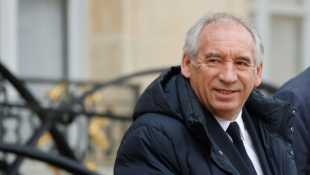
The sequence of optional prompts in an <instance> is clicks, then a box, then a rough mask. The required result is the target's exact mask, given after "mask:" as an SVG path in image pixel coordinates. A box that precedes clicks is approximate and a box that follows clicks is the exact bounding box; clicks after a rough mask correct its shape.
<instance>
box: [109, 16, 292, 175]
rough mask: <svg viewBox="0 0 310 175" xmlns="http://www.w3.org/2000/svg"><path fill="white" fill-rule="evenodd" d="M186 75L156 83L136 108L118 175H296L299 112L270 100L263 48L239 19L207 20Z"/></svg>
mask: <svg viewBox="0 0 310 175" xmlns="http://www.w3.org/2000/svg"><path fill="white" fill-rule="evenodd" d="M183 51H184V54H183V58H182V62H181V66H180V67H172V68H170V69H168V70H166V71H165V72H163V73H162V74H161V75H160V76H159V77H158V78H157V79H156V80H154V81H153V82H152V83H151V84H150V85H149V86H148V88H147V89H146V90H145V91H144V93H143V94H142V95H141V97H140V99H139V101H138V103H137V104H136V107H135V110H134V114H133V119H134V123H133V124H132V126H131V127H130V128H129V129H128V131H127V132H126V133H125V135H124V138H123V140H122V143H121V146H120V148H119V150H118V153H117V158H116V162H115V167H114V173H115V175H123V174H124V175H125V174H126V175H137V174H154V175H155V174H165V175H170V174H171V175H172V174H175V175H176V174H177V175H206V174H210V175H211V174H214V175H222V174H227V175H228V174H234V175H239V174H240V175H253V174H258V175H261V174H265V175H269V174H274V175H281V174H287V175H291V174H296V167H295V163H294V158H293V152H292V146H291V144H292V133H291V130H290V127H291V126H292V125H293V118H294V117H293V116H294V114H295V111H294V109H293V108H292V107H290V105H289V104H288V103H286V102H282V101H277V100H274V99H269V98H266V97H264V96H263V95H262V94H261V93H260V92H259V91H258V90H257V89H255V88H254V87H257V86H258V85H259V84H260V83H261V76H262V67H263V63H262V60H263V46H262V43H261V40H260V37H259V35H258V33H257V32H256V30H255V29H254V27H253V26H252V25H251V24H250V23H248V22H246V21H245V20H242V19H240V18H238V17H236V16H235V15H232V14H228V13H217V14H210V15H206V16H204V17H203V18H201V19H200V20H199V21H198V22H197V23H196V24H195V25H194V26H193V27H192V28H191V29H190V30H189V32H188V34H187V38H186V41H185V46H184V48H183Z"/></svg>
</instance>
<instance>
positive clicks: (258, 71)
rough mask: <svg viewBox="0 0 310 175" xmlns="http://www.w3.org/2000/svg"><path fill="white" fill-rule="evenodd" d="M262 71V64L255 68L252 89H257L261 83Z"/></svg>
mask: <svg viewBox="0 0 310 175" xmlns="http://www.w3.org/2000/svg"><path fill="white" fill-rule="evenodd" d="M262 71H263V63H261V64H260V65H259V66H257V68H256V75H255V76H256V79H255V82H254V87H258V86H259V85H260V83H261V82H262Z"/></svg>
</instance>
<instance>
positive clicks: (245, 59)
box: [239, 56, 251, 64]
mask: <svg viewBox="0 0 310 175" xmlns="http://www.w3.org/2000/svg"><path fill="white" fill-rule="evenodd" d="M239 59H241V60H244V61H246V62H248V63H249V64H251V59H250V58H249V57H246V56H241V57H239Z"/></svg>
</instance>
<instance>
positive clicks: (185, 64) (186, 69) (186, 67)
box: [181, 53, 191, 78]
mask: <svg viewBox="0 0 310 175" xmlns="http://www.w3.org/2000/svg"><path fill="white" fill-rule="evenodd" d="M190 66H191V60H190V59H189V57H188V56H187V54H185V53H183V57H182V63H181V73H182V75H183V76H184V77H185V78H190V76H191V72H190Z"/></svg>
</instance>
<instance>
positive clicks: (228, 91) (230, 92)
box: [216, 89, 235, 94]
mask: <svg viewBox="0 0 310 175" xmlns="http://www.w3.org/2000/svg"><path fill="white" fill-rule="evenodd" d="M216 91H218V92H219V93H221V94H232V93H234V92H235V91H232V90H222V89H216Z"/></svg>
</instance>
